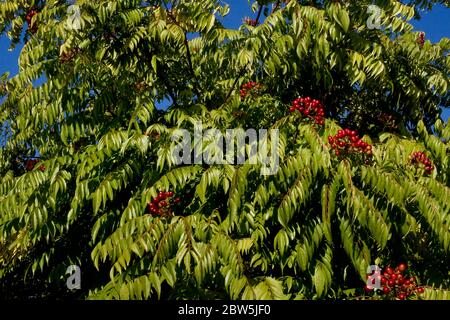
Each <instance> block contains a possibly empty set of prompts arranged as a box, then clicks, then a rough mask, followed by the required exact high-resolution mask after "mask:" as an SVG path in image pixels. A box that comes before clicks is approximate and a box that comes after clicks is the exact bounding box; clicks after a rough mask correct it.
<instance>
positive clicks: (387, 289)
mask: <svg viewBox="0 0 450 320" xmlns="http://www.w3.org/2000/svg"><path fill="white" fill-rule="evenodd" d="M389 292H391V289H390V288H389V287H386V286H385V287H383V293H384V294H388V293H389Z"/></svg>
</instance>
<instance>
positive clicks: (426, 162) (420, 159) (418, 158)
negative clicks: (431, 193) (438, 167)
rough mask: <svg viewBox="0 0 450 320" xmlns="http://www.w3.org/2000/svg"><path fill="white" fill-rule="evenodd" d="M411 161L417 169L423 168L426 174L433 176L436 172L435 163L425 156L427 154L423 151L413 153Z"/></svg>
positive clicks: (410, 157)
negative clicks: (434, 171)
mask: <svg viewBox="0 0 450 320" xmlns="http://www.w3.org/2000/svg"><path fill="white" fill-rule="evenodd" d="M409 160H410V162H411V164H412V165H414V166H415V167H416V168H420V167H423V168H424V169H425V174H431V173H432V172H433V170H434V166H433V163H432V162H431V160H430V159H428V158H427V156H426V155H425V152H422V151H416V152H413V153H412V154H411V155H410V156H409Z"/></svg>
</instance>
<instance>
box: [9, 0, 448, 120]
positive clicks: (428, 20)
mask: <svg viewBox="0 0 450 320" xmlns="http://www.w3.org/2000/svg"><path fill="white" fill-rule="evenodd" d="M226 3H228V4H229V5H230V8H231V11H230V14H229V16H228V17H226V19H225V21H224V24H225V26H226V27H229V28H237V27H238V26H239V25H240V24H241V23H242V19H243V18H244V17H245V16H250V17H253V18H254V17H255V16H256V14H254V13H252V11H251V6H250V4H249V1H246V0H228V1H226ZM421 14H422V19H421V20H419V21H413V22H412V23H413V25H414V26H415V28H416V29H417V30H420V31H424V32H425V33H426V38H427V39H429V40H431V41H432V42H437V41H439V40H440V39H441V38H443V37H447V38H450V9H448V8H446V7H444V6H442V5H439V6H435V8H434V9H433V10H432V11H431V12H422V13H421ZM8 47H9V41H8V39H6V38H5V37H0V75H1V74H3V73H4V72H7V71H8V72H10V73H11V74H15V73H17V71H18V68H17V60H18V57H19V53H20V47H18V48H17V49H15V50H14V51H12V52H8ZM443 118H444V119H448V118H450V110H444V112H443Z"/></svg>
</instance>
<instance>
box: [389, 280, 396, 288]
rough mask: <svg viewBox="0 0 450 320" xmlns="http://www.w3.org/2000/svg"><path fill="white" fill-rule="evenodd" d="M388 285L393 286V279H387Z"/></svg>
mask: <svg viewBox="0 0 450 320" xmlns="http://www.w3.org/2000/svg"><path fill="white" fill-rule="evenodd" d="M388 286H389V287H393V286H395V280H393V279H389V281H388Z"/></svg>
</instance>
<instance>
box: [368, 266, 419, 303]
mask: <svg viewBox="0 0 450 320" xmlns="http://www.w3.org/2000/svg"><path fill="white" fill-rule="evenodd" d="M407 268H408V266H407V265H406V264H404V263H400V264H399V265H398V266H397V268H395V269H393V268H391V267H387V268H385V269H384V272H383V274H380V273H378V274H375V275H368V276H367V277H368V278H369V277H372V279H373V280H374V281H375V280H376V278H378V280H379V281H380V283H381V285H382V289H381V290H382V293H383V294H384V295H391V296H395V297H397V298H398V299H400V300H405V299H406V298H408V297H409V296H412V295H414V294H421V293H424V291H425V290H424V288H422V287H417V283H416V279H415V278H414V277H407V276H406V275H405V274H404V272H405V271H406V269H407ZM374 276H375V277H376V278H375V279H374V278H373V277H374ZM372 283H374V282H372ZM364 289H365V290H366V291H372V290H373V289H374V287H373V286H371V285H366V286H365V288H364Z"/></svg>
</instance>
